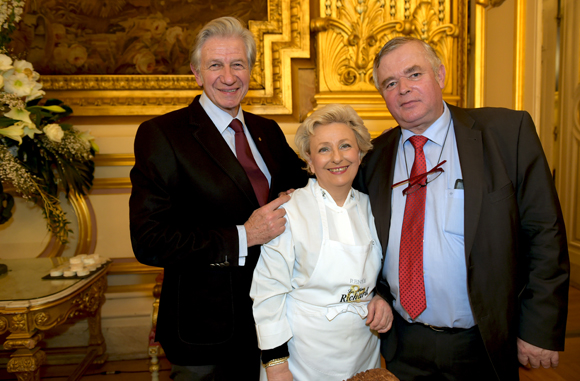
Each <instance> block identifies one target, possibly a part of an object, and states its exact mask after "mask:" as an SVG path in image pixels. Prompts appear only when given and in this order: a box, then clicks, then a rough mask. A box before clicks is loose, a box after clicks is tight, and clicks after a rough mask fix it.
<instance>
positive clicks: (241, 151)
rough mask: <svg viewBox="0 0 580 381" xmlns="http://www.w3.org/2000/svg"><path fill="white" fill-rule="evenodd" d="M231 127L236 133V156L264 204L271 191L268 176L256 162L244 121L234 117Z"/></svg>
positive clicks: (257, 196)
mask: <svg viewBox="0 0 580 381" xmlns="http://www.w3.org/2000/svg"><path fill="white" fill-rule="evenodd" d="M230 127H231V128H232V130H234V131H235V133H236V156H237V157H238V161H239V162H240V164H242V167H244V170H245V171H246V174H247V175H248V178H249V179H250V182H251V183H252V188H254V193H255V194H256V198H257V199H258V203H259V204H260V206H262V205H264V204H266V203H267V202H268V194H269V193H270V186H269V185H268V179H266V176H264V173H263V172H262V171H261V170H260V168H259V167H258V164H256V160H254V156H253V155H252V151H251V150H250V145H249V144H248V139H247V138H246V134H244V126H242V122H240V121H239V120H237V119H234V120H232V122H231V123H230Z"/></svg>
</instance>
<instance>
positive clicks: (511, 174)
mask: <svg viewBox="0 0 580 381" xmlns="http://www.w3.org/2000/svg"><path fill="white" fill-rule="evenodd" d="M448 106H449V109H450V111H451V115H452V118H453V123H454V126H455V135H456V139H457V149H458V151H459V160H460V162H461V171H462V173H463V181H464V188H465V194H464V196H465V201H464V203H465V204H464V208H465V210H464V213H465V220H464V224H465V226H464V228H465V258H466V263H467V287H468V293H469V300H470V303H471V310H472V311H473V314H474V317H475V321H476V323H477V324H478V327H479V330H480V332H481V336H482V338H483V340H484V342H485V346H486V349H487V351H488V353H489V355H490V358H491V360H492V362H493V365H494V367H495V369H496V372H497V374H498V376H499V377H500V378H501V379H517V377H518V375H517V371H518V370H517V350H516V337H520V338H521V339H523V340H525V341H527V342H529V343H531V344H534V345H536V346H539V347H542V348H546V349H551V350H563V348H564V335H565V328H566V314H567V302H568V282H569V273H570V264H569V259H568V248H567V243H566V233H565V229H564V222H563V218H562V213H561V210H560V204H559V201H558V196H557V194H556V190H555V188H554V183H553V181H552V177H551V174H550V170H549V167H548V164H547V162H546V159H545V156H544V153H543V150H542V147H541V145H540V141H539V139H538V136H537V134H536V131H535V127H534V124H533V121H532V119H531V117H530V116H529V114H528V113H527V112H518V111H512V110H507V109H499V108H480V109H461V108H458V107H454V106H451V105H448ZM400 136H401V129H400V127H397V128H394V129H393V130H391V131H389V132H387V133H386V134H384V135H382V136H380V137H378V138H377V139H375V141H374V142H373V143H374V149H373V151H372V152H370V153H369V154H367V156H366V157H365V160H364V163H363V166H362V167H361V170H360V172H359V177H358V182H359V184H358V186H359V187H360V189H361V190H362V191H364V192H366V193H368V194H369V196H370V199H371V207H372V211H373V214H374V217H375V221H376V225H377V230H378V234H379V238H380V240H381V244H382V247H383V250H384V251H386V247H387V242H388V240H389V229H390V224H391V221H390V215H391V213H390V212H391V185H392V183H393V176H394V164H395V158H396V154H397V147H398V145H399V141H400ZM425 247H426V248H428V244H426V245H425ZM425 255H429V252H428V249H427V250H426V251H425ZM379 284H380V288H379V292H380V293H381V294H382V295H383V296H385V297H386V298H387V299H389V300H391V301H392V299H393V296H392V295H391V294H390V291H389V286H388V279H386V280H385V279H382V272H381V275H379ZM391 331H394V330H391ZM394 336H395V335H394V334H387V335H386V336H385V339H386V340H387V344H388V345H387V346H386V347H387V348H389V350H388V352H389V353H387V354H386V356H389V357H392V356H393V355H394V350H395V349H396V340H397V338H396V337H394Z"/></svg>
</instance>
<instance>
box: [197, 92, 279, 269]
mask: <svg viewBox="0 0 580 381" xmlns="http://www.w3.org/2000/svg"><path fill="white" fill-rule="evenodd" d="M199 103H200V104H201V107H202V108H203V109H204V111H205V112H206V113H207V115H208V116H209V118H210V119H211V121H212V122H213V124H214V125H215V126H216V128H217V129H218V131H219V133H220V134H221V136H222V137H223V138H224V140H225V142H226V143H227V145H228V146H229V147H230V149H231V150H232V152H233V153H234V155H236V138H235V135H236V133H235V132H234V130H233V129H231V128H230V127H229V125H230V123H231V122H232V119H234V118H232V116H231V115H230V114H228V113H227V112H225V111H224V110H222V109H220V108H219V107H217V106H216V105H215V104H214V103H213V102H212V101H211V100H210V99H209V98H208V96H207V95H206V94H205V92H203V93H202V94H201V97H200V98H199ZM235 119H239V120H240V122H242V125H243V126H244V133H245V134H246V138H247V139H248V144H249V145H250V150H251V151H252V155H254V160H256V164H258V167H259V168H260V170H261V171H262V172H263V173H264V176H266V179H267V180H268V185H270V183H271V181H272V176H271V175H270V172H269V171H268V167H267V166H266V163H265V162H264V159H262V155H260V151H258V148H257V147H256V144H255V143H254V140H253V139H252V135H251V134H250V132H249V131H248V127H246V122H245V121H244V113H243V112H242V107H241V106H240V107H239V108H238V115H236V118H235ZM236 157H237V155H236ZM237 228H238V238H239V247H240V251H239V262H238V263H239V265H240V266H244V265H245V264H246V257H247V256H248V239H247V235H246V228H244V225H238V226H237Z"/></svg>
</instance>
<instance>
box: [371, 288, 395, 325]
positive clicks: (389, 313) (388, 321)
mask: <svg viewBox="0 0 580 381" xmlns="http://www.w3.org/2000/svg"><path fill="white" fill-rule="evenodd" d="M367 309H368V310H369V314H368V315H367V321H366V325H368V326H369V328H370V329H372V330H375V331H377V332H378V333H385V332H387V331H388V330H389V329H391V326H392V324H393V310H392V309H391V306H390V305H389V303H388V302H387V301H386V300H385V299H383V298H382V297H380V296H379V295H375V296H374V297H373V298H372V299H371V301H370V302H369V305H368V306H367Z"/></svg>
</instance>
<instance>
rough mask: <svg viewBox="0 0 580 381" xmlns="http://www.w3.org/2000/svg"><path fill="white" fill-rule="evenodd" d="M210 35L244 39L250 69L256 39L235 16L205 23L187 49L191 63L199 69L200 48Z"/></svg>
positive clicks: (252, 65) (254, 56) (254, 54)
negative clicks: (188, 49)
mask: <svg viewBox="0 0 580 381" xmlns="http://www.w3.org/2000/svg"><path fill="white" fill-rule="evenodd" d="M212 37H222V38H228V37H239V38H241V39H242V41H244V46H245V47H246V55H247V59H248V64H249V65H250V69H252V68H253V67H254V64H255V63H256V41H255V40H254V35H253V34H252V32H250V31H249V30H248V29H247V28H244V26H242V23H240V21H239V20H238V19H236V18H235V17H229V16H226V17H220V18H217V19H214V20H211V21H210V22H209V23H207V24H206V25H205V26H204V27H203V28H202V29H201V30H200V31H199V33H198V34H197V36H196V37H195V41H194V42H193V45H192V46H191V49H190V51H189V57H190V62H191V65H192V66H193V67H194V68H195V70H197V71H199V65H201V48H202V47H203V44H205V43H206V42H207V40H209V39H210V38H212Z"/></svg>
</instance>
